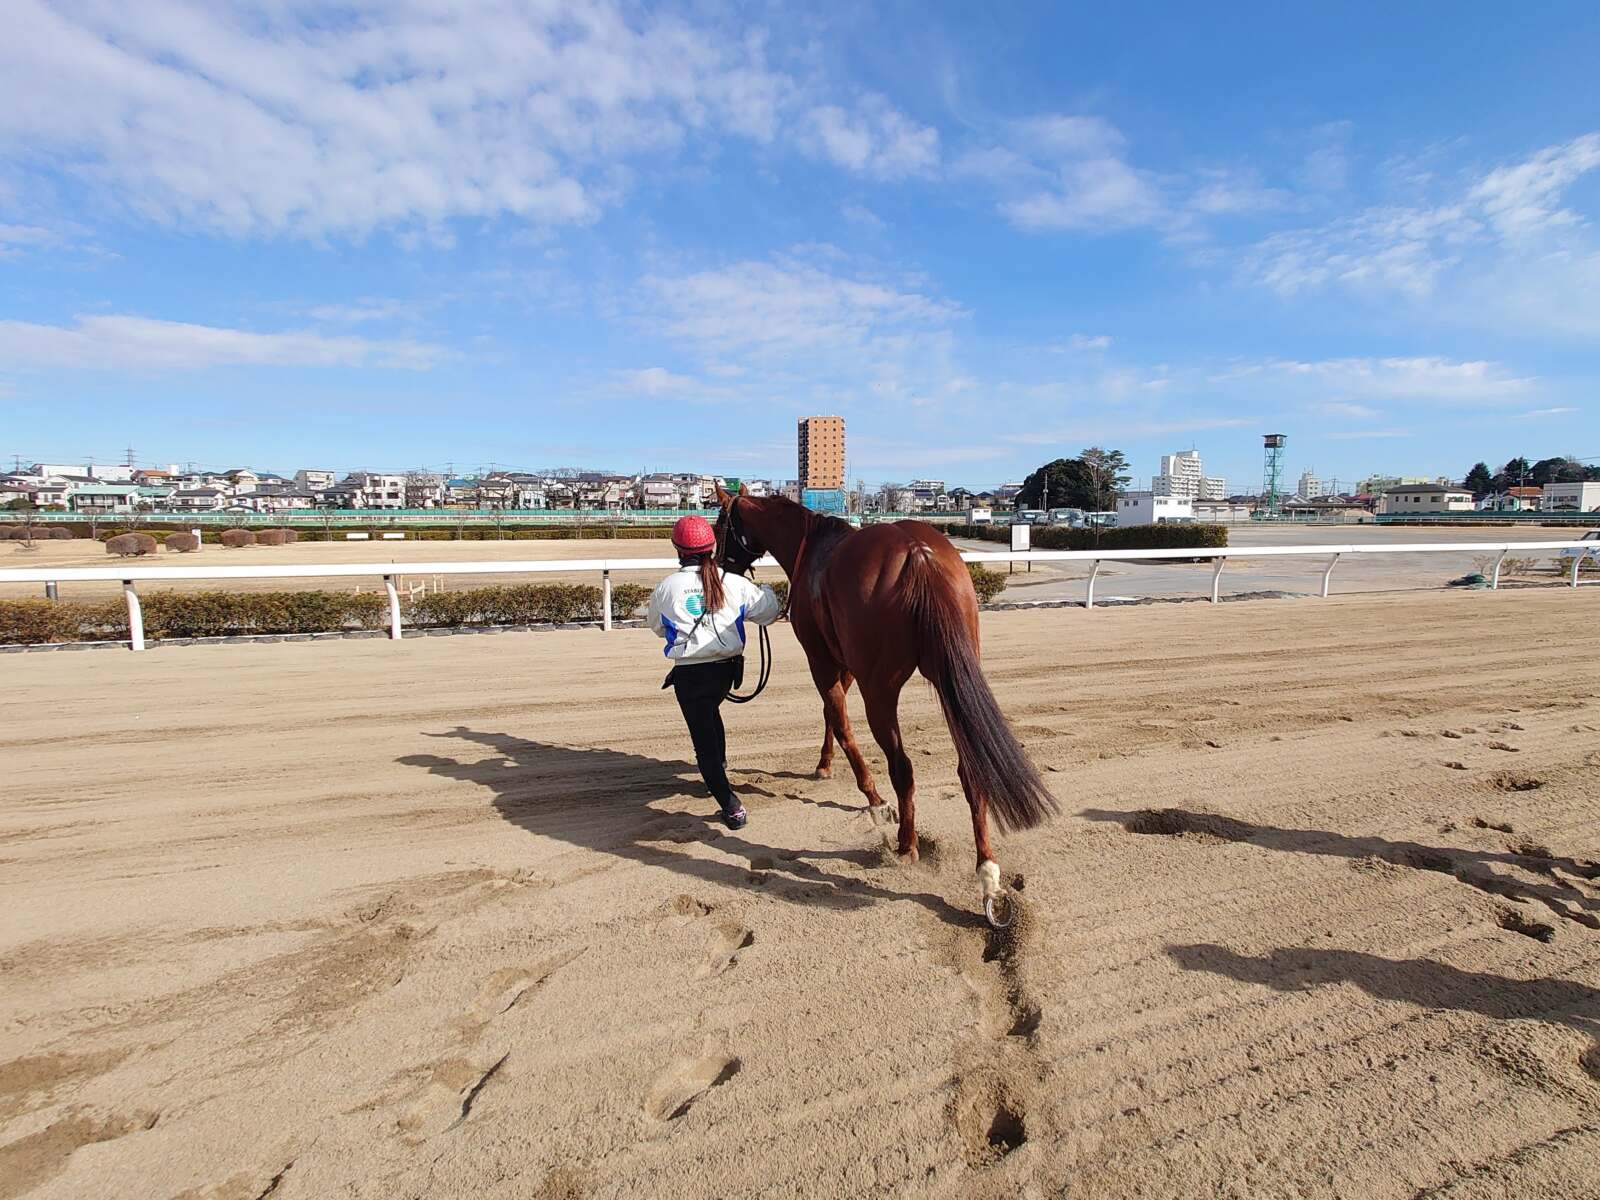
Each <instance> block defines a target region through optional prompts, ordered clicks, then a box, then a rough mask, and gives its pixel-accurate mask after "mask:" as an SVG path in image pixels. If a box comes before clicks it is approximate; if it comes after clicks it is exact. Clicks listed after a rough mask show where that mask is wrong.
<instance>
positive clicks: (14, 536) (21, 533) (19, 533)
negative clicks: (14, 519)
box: [0, 525, 41, 542]
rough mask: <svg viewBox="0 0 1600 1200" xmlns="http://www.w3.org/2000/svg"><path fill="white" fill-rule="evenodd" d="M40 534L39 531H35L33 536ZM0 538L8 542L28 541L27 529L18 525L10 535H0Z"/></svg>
mask: <svg viewBox="0 0 1600 1200" xmlns="http://www.w3.org/2000/svg"><path fill="white" fill-rule="evenodd" d="M40 532H41V531H39V530H35V531H34V534H33V536H34V537H38V536H39V535H40ZM0 537H4V538H5V539H6V540H7V541H10V542H25V541H27V540H28V528H27V526H25V525H18V526H17V527H16V528H15V529H13V530H12V531H11V532H10V533H7V534H0Z"/></svg>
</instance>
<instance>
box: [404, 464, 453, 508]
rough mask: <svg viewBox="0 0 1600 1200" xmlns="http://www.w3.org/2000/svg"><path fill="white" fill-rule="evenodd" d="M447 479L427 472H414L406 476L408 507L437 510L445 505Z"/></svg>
mask: <svg viewBox="0 0 1600 1200" xmlns="http://www.w3.org/2000/svg"><path fill="white" fill-rule="evenodd" d="M444 488H445V478H444V476H443V475H431V474H429V473H427V472H425V471H413V472H411V473H410V474H408V475H407V476H406V507H407V508H437V507H439V505H441V504H443V503H444V495H445V492H444Z"/></svg>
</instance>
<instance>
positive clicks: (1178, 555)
mask: <svg viewBox="0 0 1600 1200" xmlns="http://www.w3.org/2000/svg"><path fill="white" fill-rule="evenodd" d="M1534 551H1556V552H1559V553H1561V554H1562V555H1563V556H1568V557H1570V558H1571V560H1572V570H1571V573H1570V583H1571V586H1573V587H1577V586H1578V568H1579V566H1580V565H1581V564H1582V563H1583V561H1584V560H1585V559H1586V558H1590V557H1594V558H1600V544H1597V543H1595V542H1592V541H1588V542H1581V541H1561V542H1423V543H1409V544H1400V545H1379V546H1227V547H1216V548H1200V547H1191V548H1186V549H1182V550H996V551H987V550H978V551H967V552H964V553H963V554H962V555H961V557H962V558H963V559H965V560H966V561H967V562H976V563H999V562H1086V563H1089V564H1091V565H1090V569H1089V578H1088V581H1087V585H1086V591H1085V594H1084V607H1085V608H1093V607H1094V588H1095V581H1096V579H1097V578H1098V577H1099V574H1100V564H1101V563H1103V562H1148V561H1160V560H1166V561H1174V560H1187V561H1191V562H1192V561H1194V560H1196V559H1206V560H1214V562H1215V565H1214V566H1213V568H1212V571H1211V602H1212V603H1213V604H1218V603H1221V600H1222V596H1221V584H1222V571H1223V567H1224V566H1225V565H1226V563H1227V560H1228V559H1230V558H1280V557H1317V558H1326V559H1327V560H1328V563H1327V566H1326V568H1325V569H1324V570H1323V572H1322V595H1323V597H1324V598H1326V597H1327V595H1328V587H1329V584H1330V582H1331V581H1332V579H1333V569H1334V567H1335V566H1337V565H1338V562H1339V560H1340V559H1341V558H1343V557H1344V556H1345V555H1355V554H1494V555H1496V556H1497V557H1496V558H1495V563H1494V570H1493V573H1492V575H1491V576H1490V580H1489V586H1490V587H1491V588H1499V586H1500V567H1501V564H1503V563H1504V562H1505V560H1506V559H1507V558H1508V557H1510V556H1511V555H1513V554H1519V555H1520V554H1524V553H1528V552H1534ZM677 565H678V560H677V559H676V558H574V559H566V560H559V559H536V560H529V559H522V560H513V561H508V562H415V563H398V562H389V563H322V564H302V565H296V566H255V567H250V566H240V567H135V566H111V567H28V568H23V569H20V570H0V583H42V584H44V585H45V590H46V594H47V595H48V596H50V597H51V598H54V597H55V596H56V594H57V586H58V585H59V584H61V583H107V582H110V583H121V584H122V594H123V598H124V599H125V600H126V602H127V605H128V632H129V639H128V640H129V646H130V648H131V649H134V650H143V649H144V642H145V639H144V619H143V613H142V610H141V609H140V606H139V592H138V588H137V586H136V585H137V584H138V583H140V582H142V581H149V582H159V581H163V580H165V581H168V582H172V581H176V580H183V579H216V580H227V579H344V578H352V577H355V578H366V579H372V578H380V577H381V578H382V580H383V584H384V589H385V590H386V591H387V592H388V596H389V636H390V637H391V638H396V639H398V638H399V637H400V636H401V633H402V613H401V607H400V592H399V588H398V586H397V585H396V580H398V579H401V578H403V577H405V576H410V575H432V576H444V575H541V574H568V575H571V574H587V573H590V572H595V571H598V572H599V573H600V590H601V605H600V610H601V614H602V615H601V626H602V628H604V629H610V628H611V575H612V572H614V571H651V572H658V571H671V570H673V569H675V568H676V567H677ZM756 565H757V566H760V567H773V566H776V565H777V563H776V562H775V561H774V560H773V559H772V558H770V557H767V558H763V559H761V560H760V561H759V562H757V563H756Z"/></svg>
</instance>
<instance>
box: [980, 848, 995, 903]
mask: <svg viewBox="0 0 1600 1200" xmlns="http://www.w3.org/2000/svg"><path fill="white" fill-rule="evenodd" d="M978 891H979V892H981V893H982V895H983V898H984V899H985V900H994V899H997V898H998V897H999V896H1000V864H999V863H997V862H995V861H994V859H992V858H986V859H984V860H983V861H982V862H981V863H979V864H978Z"/></svg>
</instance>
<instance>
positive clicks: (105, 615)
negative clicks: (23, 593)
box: [0, 600, 128, 646]
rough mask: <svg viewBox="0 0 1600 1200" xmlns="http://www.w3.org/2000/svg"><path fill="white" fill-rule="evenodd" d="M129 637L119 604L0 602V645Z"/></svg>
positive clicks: (121, 606)
mask: <svg viewBox="0 0 1600 1200" xmlns="http://www.w3.org/2000/svg"><path fill="white" fill-rule="evenodd" d="M127 636H128V610H127V609H126V608H125V607H124V606H123V605H122V602H121V601H117V600H111V601H107V602H105V603H101V604H78V603H58V602H56V601H54V600H0V645H10V646H27V645H35V644H38V643H40V642H79V641H96V640H101V639H113V638H125V637H127Z"/></svg>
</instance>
